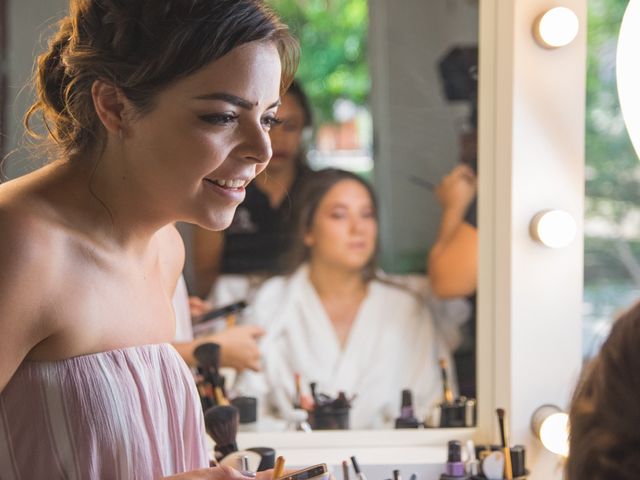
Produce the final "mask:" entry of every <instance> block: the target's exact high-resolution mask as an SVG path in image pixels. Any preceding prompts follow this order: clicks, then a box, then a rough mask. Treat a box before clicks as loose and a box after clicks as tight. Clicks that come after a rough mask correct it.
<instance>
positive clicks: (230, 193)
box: [203, 178, 246, 203]
mask: <svg viewBox="0 0 640 480" xmlns="http://www.w3.org/2000/svg"><path fill="white" fill-rule="evenodd" d="M203 183H204V184H205V186H206V187H207V189H209V190H211V191H212V192H214V193H216V194H217V195H218V196H221V197H223V198H225V199H227V200H231V201H234V202H237V203H241V202H242V201H243V200H244V197H245V193H246V192H245V188H244V187H226V186H225V187H222V186H220V185H218V184H217V183H214V182H213V181H212V180H209V179H208V178H205V179H204V180H203Z"/></svg>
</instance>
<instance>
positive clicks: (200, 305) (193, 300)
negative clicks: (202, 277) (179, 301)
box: [189, 297, 213, 317]
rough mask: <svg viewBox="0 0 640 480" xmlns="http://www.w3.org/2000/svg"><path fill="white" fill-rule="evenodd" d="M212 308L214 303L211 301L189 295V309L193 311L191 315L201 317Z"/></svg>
mask: <svg viewBox="0 0 640 480" xmlns="http://www.w3.org/2000/svg"><path fill="white" fill-rule="evenodd" d="M212 308H213V305H211V303H209V302H207V301H206V300H202V299H201V298H200V297H189V311H190V312H191V317H199V316H200V315H202V314H203V313H206V312H208V311H209V310H211V309H212Z"/></svg>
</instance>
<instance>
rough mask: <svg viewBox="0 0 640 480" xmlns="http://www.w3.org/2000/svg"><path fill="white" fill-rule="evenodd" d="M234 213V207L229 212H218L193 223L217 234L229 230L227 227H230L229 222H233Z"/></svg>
mask: <svg viewBox="0 0 640 480" xmlns="http://www.w3.org/2000/svg"><path fill="white" fill-rule="evenodd" d="M235 211H236V208H235V207H234V208H233V210H232V211H231V212H218V213H217V214H215V215H208V216H207V217H206V218H204V219H199V220H198V221H197V222H195V223H197V224H198V226H200V227H202V228H204V229H206V230H211V231H214V232H219V231H221V230H225V229H227V228H229V225H231V222H232V221H233V216H234V214H235Z"/></svg>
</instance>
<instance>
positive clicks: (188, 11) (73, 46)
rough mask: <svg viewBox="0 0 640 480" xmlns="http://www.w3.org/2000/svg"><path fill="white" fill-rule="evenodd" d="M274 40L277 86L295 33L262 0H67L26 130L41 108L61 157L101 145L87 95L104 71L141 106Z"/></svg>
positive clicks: (292, 53) (43, 58)
mask: <svg viewBox="0 0 640 480" xmlns="http://www.w3.org/2000/svg"><path fill="white" fill-rule="evenodd" d="M253 41H265V42H273V43H274V44H275V45H276V47H277V48H278V52H279V53H280V58H281V61H282V81H281V91H282V92H284V91H285V90H286V88H287V87H288V86H289V84H290V83H291V81H292V79H293V75H294V73H295V70H296V68H297V65H298V59H299V49H298V43H297V41H296V40H295V39H294V38H293V37H292V36H291V34H290V33H289V30H288V27H287V26H286V25H284V24H283V23H281V22H280V20H279V19H278V17H277V16H276V15H275V14H274V13H273V11H272V10H270V9H269V8H268V7H267V6H266V5H265V4H264V2H262V1H261V0H71V1H70V10H69V15H68V16H67V17H65V18H64V19H62V20H61V21H60V23H59V29H58V32H57V33H56V34H55V36H54V37H53V38H52V39H51V41H50V43H49V50H48V51H47V52H45V53H44V54H42V55H40V56H39V57H38V60H37V66H36V72H35V79H34V82H35V89H36V94H37V101H36V102H35V103H34V104H33V105H32V106H31V108H30V109H29V110H28V112H27V114H26V116H25V126H26V128H27V131H28V132H30V133H31V134H32V135H34V136H37V134H36V133H34V130H33V129H32V128H31V125H32V121H33V116H34V115H36V114H38V113H39V114H40V115H41V117H42V119H43V121H44V125H45V126H46V129H47V131H48V134H47V139H48V140H52V141H53V142H54V144H55V145H56V146H57V147H58V149H59V150H60V152H59V153H61V154H62V155H63V156H64V157H67V158H71V157H73V156H76V155H82V154H85V153H87V152H88V151H91V150H92V149H94V148H101V147H102V146H103V144H104V141H105V139H106V131H105V129H104V127H103V126H102V123H101V122H100V120H99V119H98V116H97V114H96V111H95V108H94V105H93V100H92V96H91V88H92V85H93V83H94V82H95V81H96V80H98V79H101V80H103V81H105V82H107V83H110V84H112V85H114V86H115V87H117V88H118V89H120V91H121V92H122V93H123V94H124V95H125V96H126V97H127V98H128V99H129V100H130V101H131V103H132V104H133V105H134V107H135V108H136V110H137V112H136V113H138V114H140V115H144V113H145V112H149V111H150V110H151V109H152V108H153V103H154V98H155V96H156V95H157V94H158V93H159V92H160V91H161V90H162V89H164V88H166V87H167V86H168V85H169V84H171V83H172V82H174V81H176V80H178V79H180V78H183V77H186V76H188V75H190V74H191V73H194V72H195V71H197V70H198V69H200V68H202V67H204V66H205V65H207V64H209V63H210V62H212V61H214V60H217V59H219V58H220V57H222V56H224V55H225V54H227V53H229V52H230V51H231V50H233V49H234V48H236V47H238V46H240V45H242V44H245V43H249V42H253Z"/></svg>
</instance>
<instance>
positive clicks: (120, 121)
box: [91, 80, 130, 136]
mask: <svg viewBox="0 0 640 480" xmlns="http://www.w3.org/2000/svg"><path fill="white" fill-rule="evenodd" d="M91 97H92V99H93V106H94V108H95V109H96V114H97V115H98V118H99V119H100V122H101V123H102V125H103V126H104V128H105V129H106V130H107V132H109V133H112V134H114V135H119V136H121V135H122V131H123V130H124V127H125V118H126V115H125V112H126V111H127V109H129V108H130V102H129V100H128V99H127V98H126V97H125V96H124V94H123V93H122V91H121V90H120V89H119V88H118V87H116V86H115V85H113V84H111V83H108V82H105V81H104V80H96V81H95V82H93V85H92V86H91Z"/></svg>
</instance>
